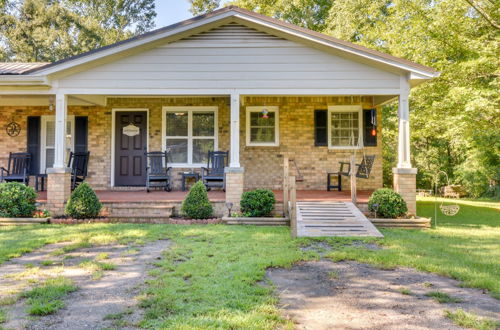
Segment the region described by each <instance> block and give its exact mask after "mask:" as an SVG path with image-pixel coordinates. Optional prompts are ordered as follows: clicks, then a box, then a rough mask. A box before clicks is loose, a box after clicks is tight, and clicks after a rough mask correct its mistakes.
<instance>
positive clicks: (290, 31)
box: [234, 13, 435, 79]
mask: <svg viewBox="0 0 500 330" xmlns="http://www.w3.org/2000/svg"><path fill="white" fill-rule="evenodd" d="M234 16H235V17H238V18H240V19H242V20H245V21H249V22H252V23H254V24H258V25H262V26H265V27H267V28H269V29H274V30H279V31H281V32H284V33H287V34H290V35H293V36H296V37H299V38H302V39H305V40H309V41H312V42H314V43H317V44H321V45H324V46H328V47H331V48H335V49H337V50H341V51H343V52H346V53H349V54H353V55H357V56H360V57H363V58H366V59H369V60H372V61H376V62H379V63H382V64H386V65H389V66H393V67H396V68H398V69H401V70H404V71H408V72H411V73H416V74H418V75H421V76H424V77H426V79H431V78H434V77H435V72H430V71H424V70H419V69H417V68H415V67H412V66H409V65H404V64H402V63H399V62H397V61H392V60H390V59H387V58H382V57H380V56H376V55H374V54H370V53H367V52H364V51H362V50H359V49H355V48H351V47H348V46H346V45H341V44H338V43H335V42H332V41H329V40H325V39H322V38H317V37H314V36H312V35H310V34H307V33H303V32H300V31H296V30H294V29H291V28H287V27H284V26H280V25H276V24H273V23H270V22H266V21H262V20H259V19H257V18H255V17H250V16H247V15H244V14H241V13H237V14H236V15H234Z"/></svg>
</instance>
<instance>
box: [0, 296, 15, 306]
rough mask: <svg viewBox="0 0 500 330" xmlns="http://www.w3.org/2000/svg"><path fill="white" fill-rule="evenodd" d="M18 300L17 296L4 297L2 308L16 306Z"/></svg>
mask: <svg viewBox="0 0 500 330" xmlns="http://www.w3.org/2000/svg"><path fill="white" fill-rule="evenodd" d="M17 300H18V297H17V296H14V295H13V296H8V297H3V298H0V306H10V305H14V304H15V303H16V302H17Z"/></svg>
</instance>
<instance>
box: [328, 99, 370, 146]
mask: <svg viewBox="0 0 500 330" xmlns="http://www.w3.org/2000/svg"><path fill="white" fill-rule="evenodd" d="M355 111H356V112H358V146H332V126H331V125H332V113H334V112H338V113H342V112H355ZM326 127H327V130H328V149H332V150H356V149H361V148H363V137H364V136H363V134H364V132H363V106H362V105H361V104H357V105H330V106H328V122H327V125H326Z"/></svg>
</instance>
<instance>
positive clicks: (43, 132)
mask: <svg viewBox="0 0 500 330" xmlns="http://www.w3.org/2000/svg"><path fill="white" fill-rule="evenodd" d="M49 121H53V122H54V123H55V121H56V115H55V114H53V115H43V116H40V171H39V172H40V173H45V171H46V170H47V167H46V166H45V165H46V164H45V162H46V157H47V153H46V149H47V122H49ZM66 122H70V123H71V146H70V148H68V146H67V145H66V149H70V151H74V150H75V116H74V115H67V117H66ZM66 125H67V124H66ZM66 129H67V127H65V128H64V130H65V132H66ZM54 130H55V127H54ZM54 152H55V144H54ZM50 167H53V166H50Z"/></svg>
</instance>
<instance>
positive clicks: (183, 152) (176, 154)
mask: <svg viewBox="0 0 500 330" xmlns="http://www.w3.org/2000/svg"><path fill="white" fill-rule="evenodd" d="M187 148H188V140H187V139H167V151H168V156H169V158H168V161H169V162H170V163H187V161H188V157H187V150H188V149H187Z"/></svg>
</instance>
